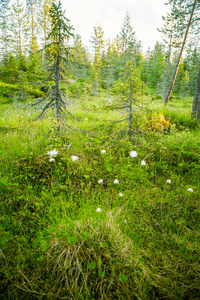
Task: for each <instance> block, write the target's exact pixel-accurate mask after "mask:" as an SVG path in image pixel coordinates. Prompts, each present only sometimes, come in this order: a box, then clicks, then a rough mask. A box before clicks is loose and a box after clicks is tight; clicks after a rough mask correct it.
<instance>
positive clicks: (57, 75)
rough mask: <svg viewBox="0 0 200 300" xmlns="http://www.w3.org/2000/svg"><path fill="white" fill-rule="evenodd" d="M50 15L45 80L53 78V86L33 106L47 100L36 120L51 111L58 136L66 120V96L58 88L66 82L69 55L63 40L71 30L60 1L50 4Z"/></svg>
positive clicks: (68, 35) (70, 34) (70, 33)
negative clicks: (53, 113)
mask: <svg viewBox="0 0 200 300" xmlns="http://www.w3.org/2000/svg"><path fill="white" fill-rule="evenodd" d="M50 15H51V19H52V28H51V32H50V33H49V35H48V40H49V41H50V43H49V44H48V45H47V46H46V49H47V54H48V56H49V62H50V64H49V67H48V71H49V76H48V77H47V79H46V80H49V79H52V78H53V80H54V85H53V86H51V88H50V90H49V91H48V93H47V96H46V97H45V98H43V99H40V100H39V101H37V102H36V103H35V105H38V104H39V103H41V102H42V101H46V100H48V103H47V104H46V105H45V106H44V108H43V109H42V112H41V113H40V115H39V116H38V118H39V117H41V116H42V115H43V114H44V113H45V112H46V110H48V109H53V110H54V112H55V117H56V120H57V133H58V134H60V130H61V123H62V121H63V120H64V119H65V118H66V115H65V113H66V107H67V105H66V96H65V94H64V93H63V91H62V90H61V87H60V82H61V81H64V82H66V79H65V74H66V69H65V62H66V56H68V54H69V48H68V47H66V46H65V40H66V38H69V37H70V36H72V29H73V28H72V26H70V25H68V22H69V20H68V19H67V18H66V17H65V16H64V15H63V12H62V7H61V2H60V1H59V2H58V5H56V4H55V3H53V4H52V7H51V9H50ZM66 83H67V82H66Z"/></svg>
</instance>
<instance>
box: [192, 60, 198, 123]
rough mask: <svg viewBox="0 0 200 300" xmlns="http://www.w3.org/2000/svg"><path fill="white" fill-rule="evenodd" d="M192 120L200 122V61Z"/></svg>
mask: <svg viewBox="0 0 200 300" xmlns="http://www.w3.org/2000/svg"><path fill="white" fill-rule="evenodd" d="M191 118H196V119H197V121H198V122H199V121H200V59H199V63H198V68H197V75H196V86H195V91H194V96H193V104H192V112H191Z"/></svg>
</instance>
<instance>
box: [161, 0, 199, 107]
mask: <svg viewBox="0 0 200 300" xmlns="http://www.w3.org/2000/svg"><path fill="white" fill-rule="evenodd" d="M197 1H198V0H194V3H193V7H192V12H191V15H190V19H189V22H188V25H187V30H186V33H185V37H184V40H183V43H182V47H181V51H180V54H179V57H178V60H177V63H176V67H175V70H174V75H173V78H172V82H171V86H170V89H169V92H168V94H167V96H166V98H165V99H164V104H165V105H166V104H167V102H168V101H169V99H170V97H171V94H172V90H173V87H174V84H175V81H176V77H177V75H178V71H179V68H180V64H181V58H182V55H183V50H184V47H185V44H186V39H187V36H188V32H189V28H190V25H191V22H192V17H193V14H194V10H195V7H196V4H197Z"/></svg>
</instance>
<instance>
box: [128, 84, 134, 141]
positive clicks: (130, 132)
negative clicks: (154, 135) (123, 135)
mask: <svg viewBox="0 0 200 300" xmlns="http://www.w3.org/2000/svg"><path fill="white" fill-rule="evenodd" d="M132 102H133V87H132V81H130V102H129V125H128V127H129V129H128V133H129V137H130V138H131V136H132V119H133V113H132Z"/></svg>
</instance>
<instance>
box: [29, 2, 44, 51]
mask: <svg viewBox="0 0 200 300" xmlns="http://www.w3.org/2000/svg"><path fill="white" fill-rule="evenodd" d="M40 4H41V0H26V7H27V13H28V17H29V23H30V25H31V26H30V30H31V40H30V52H31V53H33V54H34V53H35V52H37V49H38V41H37V32H38V30H39V9H40Z"/></svg>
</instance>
